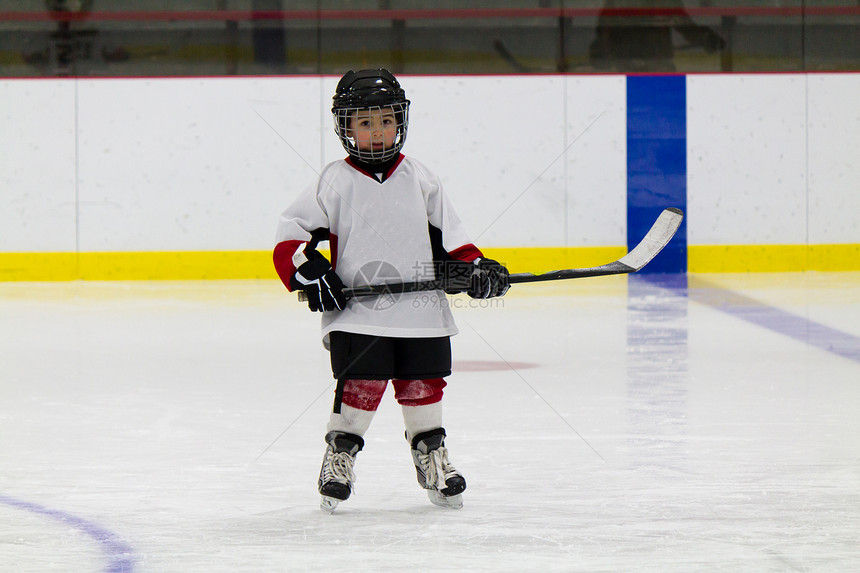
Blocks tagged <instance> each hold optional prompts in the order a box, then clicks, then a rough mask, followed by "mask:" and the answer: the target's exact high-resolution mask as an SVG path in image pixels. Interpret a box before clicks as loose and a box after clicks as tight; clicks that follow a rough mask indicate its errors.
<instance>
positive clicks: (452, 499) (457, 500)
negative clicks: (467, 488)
mask: <svg viewBox="0 0 860 573" xmlns="http://www.w3.org/2000/svg"><path fill="white" fill-rule="evenodd" d="M427 497H429V498H430V502H431V503H432V504H433V505H438V506H439V507H447V508H448V509H462V507H463V496H462V495H461V494H459V493H458V494H457V495H451V496H444V495H442V494H441V493H439V492H438V491H436V490H433V489H428V490H427Z"/></svg>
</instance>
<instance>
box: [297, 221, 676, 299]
mask: <svg viewBox="0 0 860 573" xmlns="http://www.w3.org/2000/svg"><path fill="white" fill-rule="evenodd" d="M683 220H684V213H683V212H682V211H681V210H680V209H676V208H675V207H669V208H668V209H664V210H663V212H662V213H660V216H659V217H657V220H656V221H654V224H653V225H651V228H650V229H649V230H648V233H646V235H645V237H644V238H643V239H642V240H641V241H639V244H638V245H636V246H635V247H633V250H632V251H630V252H629V253H627V254H626V255H624V256H623V257H621V258H620V259H618V260H617V261H613V262H611V263H607V264H605V265H600V266H599V267H588V268H583V269H564V270H560V271H550V272H548V273H543V274H539V275H536V274H534V273H513V274H511V275H510V277H509V281H510V283H511V284H517V283H533V282H542V281H557V280H563V279H581V278H585V277H603V276H608V275H623V274H628V273H635V272H636V271H638V270H640V269H641V268H642V267H644V266H645V265H647V264H648V263H649V262H651V259H653V258H654V257H656V256H657V254H658V253H659V252H660V251H662V250H663V247H665V246H666V245H667V244H668V243H669V241H670V240H671V239H672V237H674V236H675V232H676V231H677V230H678V227H680V226H681V221H683ZM449 286H450V285H447V284H446V283H445V282H444V281H441V280H436V281H415V282H405V283H392V284H378V285H367V286H359V287H354V288H345V289H343V294H344V296H346V298H352V297H355V296H368V295H380V294H398V293H404V292H419V291H429V290H445V288H446V287H449ZM298 296H299V301H301V302H305V301H307V295H306V294H305V293H304V292H301V291H300V292H299V293H298Z"/></svg>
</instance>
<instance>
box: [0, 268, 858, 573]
mask: <svg viewBox="0 0 860 573" xmlns="http://www.w3.org/2000/svg"><path fill="white" fill-rule="evenodd" d="M451 304H452V305H453V306H454V308H455V316H456V317H457V321H458V324H459V326H460V331H461V332H460V334H459V335H458V336H456V337H455V338H454V339H453V345H454V360H455V364H454V369H455V373H454V374H453V375H452V376H451V377H450V378H449V379H448V381H449V386H448V388H447V390H446V397H445V408H446V410H445V426H446V428H447V430H448V435H449V437H448V440H447V445H448V447H449V450H450V454H451V460H452V462H453V463H454V464H455V465H456V466H457V467H458V468H459V469H460V470H461V471H462V472H463V474H464V475H465V476H466V479H467V480H468V483H469V488H468V490H467V491H466V493H465V494H464V499H465V507H464V508H463V509H462V510H459V511H458V510H445V509H441V508H438V507H435V506H433V505H431V504H430V503H429V502H428V500H427V498H426V496H425V494H424V492H423V491H422V490H421V489H420V488H419V486H418V484H417V482H416V479H415V472H414V468H413V466H412V462H411V458H410V454H409V448H408V446H407V444H406V441H405V440H404V439H403V427H402V418H401V416H400V412H399V407H398V406H397V405H396V404H395V403H394V399H393V391H391V390H390V389H389V391H388V393H387V394H386V397H385V399H384V400H383V404H382V406H381V407H380V410H379V412H378V414H377V417H376V419H375V421H374V424H373V426H372V427H371V429H370V431H369V432H368V434H367V436H366V439H367V445H366V447H365V449H364V451H362V452H361V453H360V454H359V456H358V459H357V463H356V468H355V469H356V474H357V476H358V480H357V483H356V493H355V494H354V496H353V497H352V498H351V499H350V500H349V501H348V502H346V503H344V504H342V505H341V506H340V507H339V508H338V510H337V511H336V512H335V514H334V515H326V514H324V513H322V512H321V511H320V510H319V509H318V494H317V492H316V479H317V475H318V472H319V465H320V462H321V459H322V454H323V450H324V442H323V434H324V431H325V423H326V421H327V418H328V411H329V409H330V407H331V400H332V395H333V388H334V385H333V382H332V380H331V372H330V370H329V365H328V356H327V353H326V352H325V350H324V349H323V347H322V345H321V344H320V341H319V336H318V332H319V316H318V315H314V314H311V313H310V312H308V310H307V307H305V306H303V305H300V304H299V303H298V302H297V301H296V300H295V297H294V296H292V295H288V294H287V293H286V291H285V290H284V289H283V287H282V286H281V285H280V283H277V282H274V281H247V282H244V281H235V282H233V281H209V282H111V283H97V282H71V283H0V571H2V572H4V573H8V572H17V571H27V572H44V571H63V572H69V571H74V572H87V571H106V572H118V571H126V572H131V571H134V572H156V571H157V572H179V571H183V572H184V571H191V572H201V571H206V572H220V571H254V572H270V571H348V572H364V571H368V572H385V571H452V572H453V571H458V572H468V571H479V572H524V571H541V572H543V571H563V572H568V571H582V572H601V571H607V572H616V571H617V572H628V571H654V572H658V571H659V572H684V573H687V572H690V571H731V572H736V571H755V572H769V571H780V572H782V571H814V572H822V571H834V572H844V571H858V570H860V273H795V274H753V275H717V274H713V275H712V274H708V275H690V276H689V277H686V276H652V277H650V278H649V277H647V276H640V275H637V276H632V277H611V278H601V279H586V280H579V281H567V282H564V283H562V282H558V283H544V284H534V285H516V286H515V287H514V288H513V289H512V290H511V292H510V293H509V295H508V296H506V297H505V298H504V299H502V300H501V301H496V302H486V301H485V302H483V303H478V302H476V301H471V300H470V299H468V298H466V297H464V296H462V295H461V296H459V297H455V298H452V299H451Z"/></svg>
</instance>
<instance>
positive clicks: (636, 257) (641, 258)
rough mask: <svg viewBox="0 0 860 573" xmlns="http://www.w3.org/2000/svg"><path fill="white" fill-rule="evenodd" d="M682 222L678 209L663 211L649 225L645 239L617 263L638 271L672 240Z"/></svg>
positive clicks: (682, 216)
mask: <svg viewBox="0 0 860 573" xmlns="http://www.w3.org/2000/svg"><path fill="white" fill-rule="evenodd" d="M683 220H684V213H683V212H682V211H681V210H680V209H676V208H674V207H670V208H668V209H664V210H663V212H662V213H660V216H659V217H657V220H656V221H654V224H653V225H651V228H650V229H649V230H648V233H647V234H646V235H645V238H644V239H642V240H641V241H640V242H639V244H638V245H636V247H635V248H634V249H633V250H632V251H630V252H629V253H627V254H626V255H624V256H623V257H621V258H620V259H618V262H619V263H623V264H625V265H627V266H629V267H631V268H633V269H635V270H637V271H638V270H639V269H641V268H642V267H644V266H645V265H647V264H648V263H649V262H650V261H651V259H653V258H654V257H656V256H657V253H659V252H660V251H661V250H663V247H665V246H666V245H667V244H668V243H669V241H670V240H672V237H674V236H675V232H677V230H678V227H680V226H681V221H683Z"/></svg>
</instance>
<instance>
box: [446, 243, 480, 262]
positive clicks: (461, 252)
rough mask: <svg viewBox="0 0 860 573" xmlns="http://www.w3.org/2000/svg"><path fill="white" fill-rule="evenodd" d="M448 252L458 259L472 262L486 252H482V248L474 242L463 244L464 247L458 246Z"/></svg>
mask: <svg viewBox="0 0 860 573" xmlns="http://www.w3.org/2000/svg"><path fill="white" fill-rule="evenodd" d="M448 254H449V255H451V258H454V259H456V260H458V261H466V262H467V263H471V262H472V261H474V260H475V259H477V258H479V257H483V256H484V253H482V252H481V250H480V249H479V248H478V247H476V246H475V245H473V244H472V243H469V244H468V245H463V246H462V247H457V248H456V249H454V250H453V251H451V252H450V253H448Z"/></svg>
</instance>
